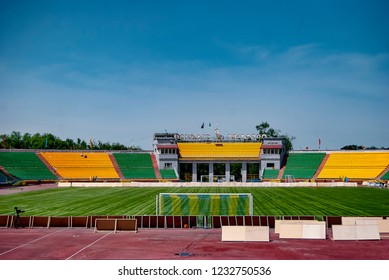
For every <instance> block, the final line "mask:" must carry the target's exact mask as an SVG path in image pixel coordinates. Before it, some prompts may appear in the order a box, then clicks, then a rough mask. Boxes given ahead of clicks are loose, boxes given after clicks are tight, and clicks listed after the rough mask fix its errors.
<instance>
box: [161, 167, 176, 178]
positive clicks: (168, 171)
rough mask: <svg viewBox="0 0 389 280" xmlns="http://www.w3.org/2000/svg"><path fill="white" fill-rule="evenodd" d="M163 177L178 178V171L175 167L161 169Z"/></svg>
mask: <svg viewBox="0 0 389 280" xmlns="http://www.w3.org/2000/svg"><path fill="white" fill-rule="evenodd" d="M159 171H160V172H161V177H162V179H177V175H176V172H175V171H174V170H173V169H160V170H159Z"/></svg>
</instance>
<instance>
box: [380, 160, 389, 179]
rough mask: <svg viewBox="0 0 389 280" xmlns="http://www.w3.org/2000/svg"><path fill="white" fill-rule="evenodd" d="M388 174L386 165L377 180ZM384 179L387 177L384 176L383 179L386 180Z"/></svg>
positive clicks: (388, 168)
mask: <svg viewBox="0 0 389 280" xmlns="http://www.w3.org/2000/svg"><path fill="white" fill-rule="evenodd" d="M388 172H389V164H388V166H386V168H385V169H384V170H383V171H382V172H381V173H380V174H379V175H378V176H377V180H381V179H382V177H384V176H385V174H386V173H388ZM386 177H387V176H385V178H386Z"/></svg>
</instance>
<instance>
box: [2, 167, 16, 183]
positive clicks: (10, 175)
mask: <svg viewBox="0 0 389 280" xmlns="http://www.w3.org/2000/svg"><path fill="white" fill-rule="evenodd" d="M0 170H1V171H2V172H3V173H4V175H5V176H7V177H8V179H11V180H12V181H17V180H18V179H17V178H16V177H14V176H13V175H12V174H11V173H9V172H8V171H7V170H5V168H4V167H2V166H1V165H0Z"/></svg>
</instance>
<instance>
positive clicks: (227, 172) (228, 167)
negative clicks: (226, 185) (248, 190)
mask: <svg viewBox="0 0 389 280" xmlns="http://www.w3.org/2000/svg"><path fill="white" fill-rule="evenodd" d="M225 175H226V181H227V182H229V181H231V163H229V162H226V174H225Z"/></svg>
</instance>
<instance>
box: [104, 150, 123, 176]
mask: <svg viewBox="0 0 389 280" xmlns="http://www.w3.org/2000/svg"><path fill="white" fill-rule="evenodd" d="M108 157H109V159H110V160H111V162H112V165H113V167H114V168H115V171H116V173H117V174H118V175H119V178H120V179H124V175H123V173H122V170H121V169H120V167H119V164H118V163H117V161H116V158H115V157H114V155H113V154H112V153H108Z"/></svg>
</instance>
